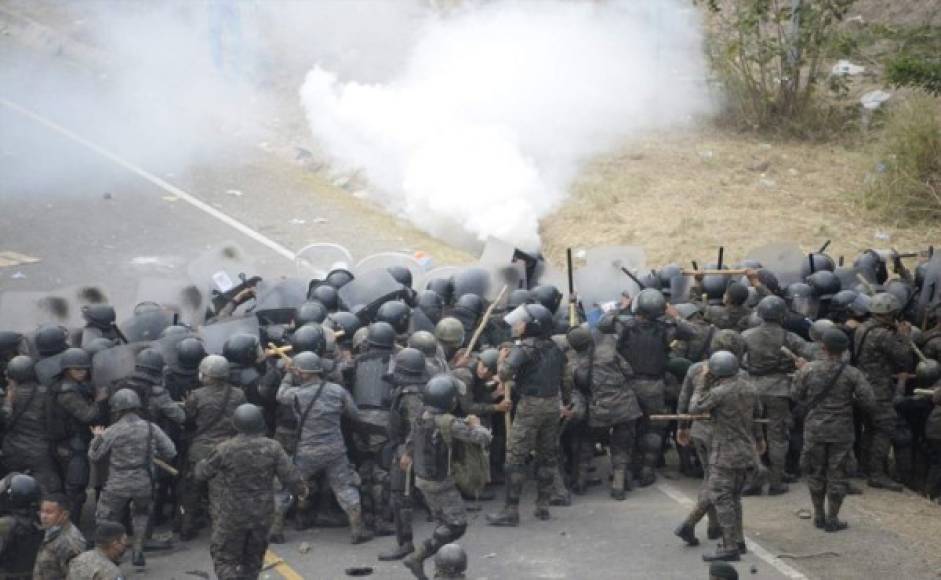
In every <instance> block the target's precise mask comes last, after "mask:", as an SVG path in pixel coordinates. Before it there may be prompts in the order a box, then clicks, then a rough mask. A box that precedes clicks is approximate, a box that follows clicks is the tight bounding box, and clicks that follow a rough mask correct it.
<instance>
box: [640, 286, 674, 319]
mask: <svg viewBox="0 0 941 580" xmlns="http://www.w3.org/2000/svg"><path fill="white" fill-rule="evenodd" d="M666 308H667V301H666V298H664V297H663V293H662V292H660V291H659V290H655V289H653V288H645V289H644V290H641V291H640V294H638V295H637V297H636V298H635V299H634V310H635V312H636V313H637V314H639V315H641V316H643V317H645V318H651V319H653V318H659V317H661V316H663V313H664V312H666Z"/></svg>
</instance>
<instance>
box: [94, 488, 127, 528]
mask: <svg viewBox="0 0 941 580" xmlns="http://www.w3.org/2000/svg"><path fill="white" fill-rule="evenodd" d="M130 501H131V498H129V497H127V496H122V495H120V494H116V493H113V492H111V491H108V490H107V489H103V490H102V491H101V494H99V496H98V504H97V505H96V506H95V522H96V523H97V522H103V521H109V522H117V523H121V522H123V521H124V516H125V515H126V513H127V506H128V504H129V503H130Z"/></svg>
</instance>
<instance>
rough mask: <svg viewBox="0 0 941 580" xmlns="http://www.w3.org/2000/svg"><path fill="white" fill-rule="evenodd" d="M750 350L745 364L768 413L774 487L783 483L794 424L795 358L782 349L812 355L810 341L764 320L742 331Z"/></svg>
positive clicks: (769, 477) (770, 467) (771, 472)
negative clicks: (792, 405)
mask: <svg viewBox="0 0 941 580" xmlns="http://www.w3.org/2000/svg"><path fill="white" fill-rule="evenodd" d="M742 338H744V339H745V348H746V350H747V354H746V358H745V365H744V366H745V368H747V369H748V374H749V375H750V376H751V378H752V380H753V382H754V385H755V388H756V389H757V391H758V396H759V397H761V404H762V406H763V407H764V409H765V412H766V413H767V416H768V427H767V440H768V464H769V470H768V480H769V482H770V484H771V487H772V489H775V488H777V489H780V488H781V486H782V485H783V483H784V467H785V463H786V462H787V452H788V442H789V431H790V428H791V422H792V420H793V419H792V417H791V401H790V386H791V379H790V377H789V376H788V373H791V372H793V371H794V369H795V367H794V361H793V360H791V359H790V358H789V357H788V356H787V355H786V354H784V353H783V352H781V347H782V346H785V347H787V348H788V349H790V350H791V352H794V353H795V354H798V355H801V356H804V358H807V359H810V358H812V357H811V356H810V355H808V353H807V348H808V343H807V342H806V341H804V340H803V339H802V338H801V337H799V336H797V335H796V334H794V333H792V332H788V331H787V330H786V329H784V328H783V327H782V326H781V325H780V324H777V323H774V322H762V323H761V325H760V326H758V327H757V328H750V329H748V330H746V331H745V332H743V333H742Z"/></svg>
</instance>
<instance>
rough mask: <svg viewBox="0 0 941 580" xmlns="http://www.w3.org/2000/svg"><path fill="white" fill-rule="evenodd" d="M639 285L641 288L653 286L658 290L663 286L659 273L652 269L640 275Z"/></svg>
mask: <svg viewBox="0 0 941 580" xmlns="http://www.w3.org/2000/svg"><path fill="white" fill-rule="evenodd" d="M640 287H641V289H643V288H654V289H656V290H660V289H662V288H663V284H662V283H661V281H660V275H659V274H658V273H657V272H655V271H653V270H648V271H647V272H645V273H644V274H641V275H640Z"/></svg>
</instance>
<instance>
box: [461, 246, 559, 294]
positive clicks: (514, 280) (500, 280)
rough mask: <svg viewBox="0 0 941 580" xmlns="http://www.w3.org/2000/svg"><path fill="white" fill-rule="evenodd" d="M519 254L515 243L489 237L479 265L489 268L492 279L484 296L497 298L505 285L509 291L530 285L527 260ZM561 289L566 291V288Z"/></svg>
mask: <svg viewBox="0 0 941 580" xmlns="http://www.w3.org/2000/svg"><path fill="white" fill-rule="evenodd" d="M519 256H520V254H519V253H518V252H517V250H516V248H515V247H513V245H511V244H508V243H506V242H504V241H502V240H498V239H496V238H488V239H487V243H486V244H485V245H484V250H483V253H481V255H480V260H479V267H480V268H483V269H485V270H487V272H488V273H489V274H490V281H491V284H490V285H489V288H488V291H487V294H486V295H485V296H484V298H486V299H487V300H489V301H493V300H495V299H496V297H497V295H498V294H499V293H500V289H501V288H503V287H504V286H506V287H507V292H512V291H513V290H516V289H518V288H526V287H528V277H527V270H526V262H525V261H523V260H522V259H520V258H519ZM559 290H561V291H563V292H564V291H565V289H564V288H559Z"/></svg>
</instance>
